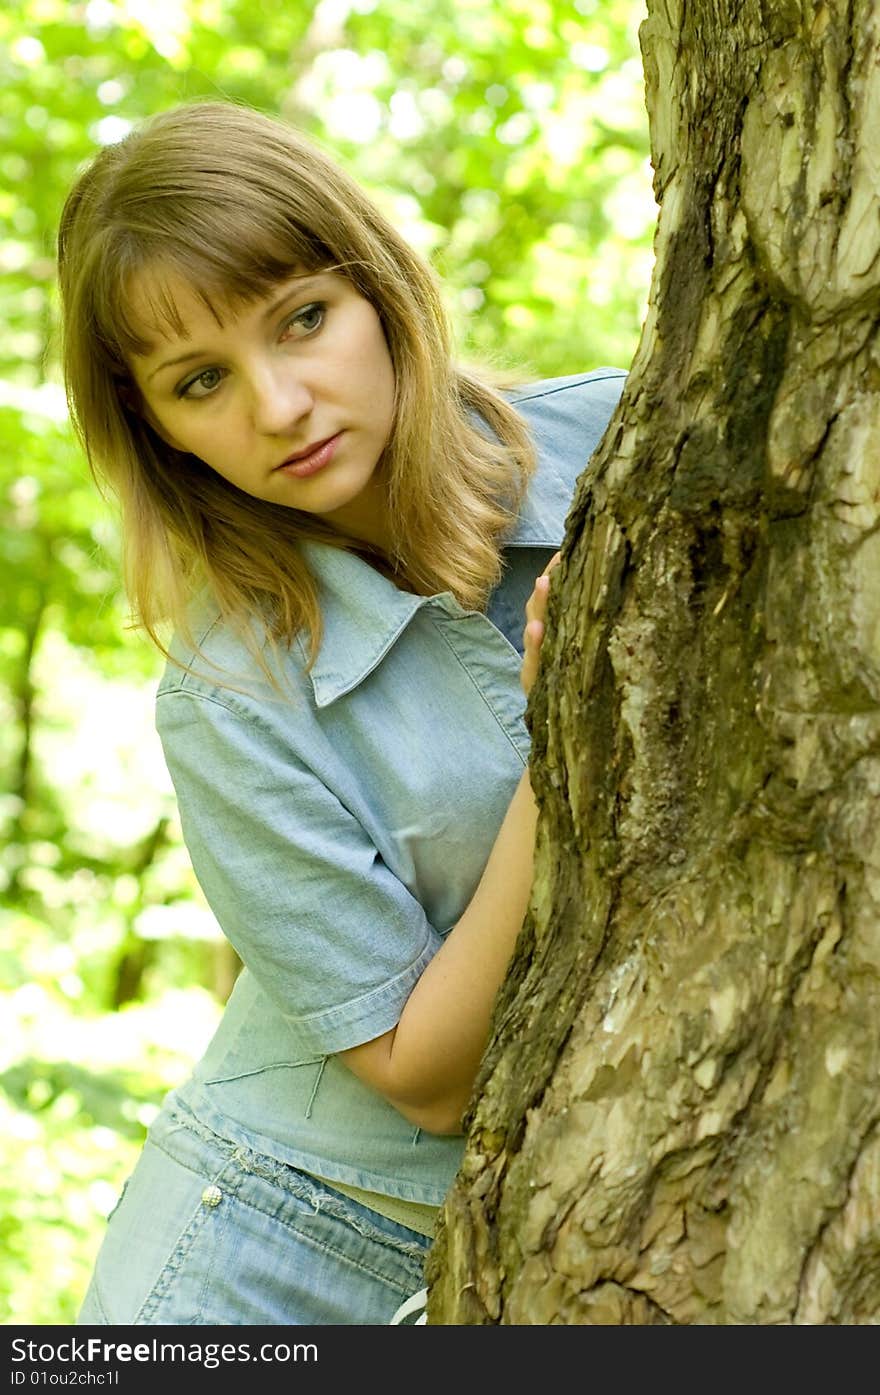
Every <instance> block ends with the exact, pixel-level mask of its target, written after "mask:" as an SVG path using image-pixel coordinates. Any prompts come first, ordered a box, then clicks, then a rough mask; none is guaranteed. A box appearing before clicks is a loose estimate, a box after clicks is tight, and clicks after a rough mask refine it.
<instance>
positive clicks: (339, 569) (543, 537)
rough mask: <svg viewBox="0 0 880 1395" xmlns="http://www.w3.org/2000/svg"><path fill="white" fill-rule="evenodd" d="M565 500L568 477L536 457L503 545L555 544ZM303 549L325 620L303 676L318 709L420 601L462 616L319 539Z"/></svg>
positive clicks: (449, 600) (447, 600) (446, 596)
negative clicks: (404, 588)
mask: <svg viewBox="0 0 880 1395" xmlns="http://www.w3.org/2000/svg"><path fill="white" fill-rule="evenodd" d="M570 503H571V482H570V481H567V480H565V479H564V478H563V477H562V476H561V474H560V473H559V471H558V470H557V469H556V468H555V467H554V464H553V462H552V460H549V459H547V458H546V457H545V458H543V459H539V462H538V466H537V468H536V469H535V471H534V473H533V475H532V477H531V479H530V481H529V487H528V490H527V493H526V497H525V499H524V501H523V504H522V507H521V509H520V513H519V517H518V519H517V522H516V525H515V527H514V529H513V531H512V533H511V535H510V537H509V538H508V540H507V542H506V544H505V546H507V547H553V548H557V547H559V545H560V543H561V541H562V536H563V532H564V529H565V517H566V513H567V511H568V507H569V505H570ZM302 548H303V553H304V555H305V558H306V561H307V563H308V565H309V568H310V570H311V572H312V575H313V576H314V577H315V579H316V581H317V583H318V603H319V605H320V608H321V616H322V621H323V635H322V640H321V647H320V649H319V651H318V657H317V658H316V660H315V662H314V664H313V666H312V668H311V670H310V673H309V676H310V678H311V681H312V687H313V689H314V694H315V702H316V703H317V705H318V707H327V706H328V705H329V704H330V703H331V702H334V701H335V700H336V699H337V698H339V697H342V696H343V694H345V693H348V692H350V691H351V690H352V689H353V688H356V687H357V686H358V684H359V683H362V682H363V680H364V679H365V678H366V677H367V676H368V674H370V673H372V671H373V669H374V668H376V666H377V665H378V664H379V663H381V661H382V659H383V658H384V657H385V655H386V654H387V653H388V651H389V649H391V647H392V646H393V645H394V644H395V643H396V641H397V639H398V638H399V637H400V635H401V634H402V633H403V631H404V630H405V629H406V627H407V625H408V624H409V623H410V621H411V620H412V618H413V616H414V615H415V614H416V612H417V611H419V610H421V608H422V607H423V606H425V605H433V606H439V607H440V608H441V609H443V610H444V611H446V613H447V614H449V615H453V616H462V615H465V614H466V613H467V612H466V611H464V610H463V609H462V607H461V606H460V605H459V604H458V602H457V601H456V600H455V598H454V596H453V595H452V594H451V593H450V592H448V591H444V592H441V593H440V594H439V595H436V596H415V595H412V594H411V593H410V592H408V591H400V590H398V588H397V587H396V586H395V585H394V583H393V582H392V581H390V580H389V579H388V578H387V577H385V576H383V575H382V573H381V572H378V571H376V569H375V568H374V567H371V566H370V565H369V563H368V562H365V561H363V559H362V558H360V557H357V556H355V555H354V553H351V552H346V551H345V550H344V549H343V548H338V547H330V546H328V545H327V544H326V543H317V542H307V543H303V544H302ZM302 647H303V648H304V646H302Z"/></svg>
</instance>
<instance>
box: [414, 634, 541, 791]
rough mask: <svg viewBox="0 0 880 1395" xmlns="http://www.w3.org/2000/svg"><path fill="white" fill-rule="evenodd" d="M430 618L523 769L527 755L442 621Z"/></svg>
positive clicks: (511, 646)
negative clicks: (453, 643) (521, 749)
mask: <svg viewBox="0 0 880 1395" xmlns="http://www.w3.org/2000/svg"><path fill="white" fill-rule="evenodd" d="M472 613H473V614H482V612H480V611H475V612H472ZM431 619H432V622H433V624H434V628H435V629H436V631H437V633H438V634H439V636H440V638H441V639H442V640H443V643H444V644H445V645H446V648H447V649H448V650H449V652H450V654H451V655H452V657H453V658H454V659H455V661H456V663H457V664H458V666H459V668H461V669H462V670H463V671H464V673H466V674H467V677H468V680H469V682H470V684H471V686H472V687H473V689H474V691H475V692H476V693H477V694H478V696H479V697H480V699H481V701H482V702H483V704H484V705H485V706H486V707H487V708H488V710H489V711H490V712H491V713H492V716H493V717H494V719H495V722H496V724H497V725H498V727H499V728H500V730H501V731H502V732H503V733H504V735H505V737H506V738H507V741H508V742H509V743H510V745H511V746H512V748H513V750H514V751H515V752H516V754H517V756H519V759H520V760H521V761H522V764H523V769H525V767H526V766H527V765H528V758H527V757H526V758H524V757H523V755H522V752H521V751H520V749H519V747H518V746H517V744H516V742H515V741H514V739H513V737H512V736H511V734H510V732H509V731H508V730H507V726H506V724H505V721H504V719H503V718H502V716H501V715H500V713H499V712H497V711H496V709H495V707H494V705H493V704H492V703H491V702H490V701H489V699H488V697H487V696H486V694H485V693H484V692H483V689H482V688H481V687H480V685H479V683H478V682H477V680H476V679H475V677H474V675H473V674H472V673H471V671H470V669H469V668H468V666H467V664H466V663H465V662H464V660H463V659H462V658H461V655H460V654H459V653H458V651H457V650H456V648H455V646H454V645H452V644H450V643H449V640H448V639H447V638H446V635H445V634H444V633H443V625H442V622H438V621H437V620H436V619H435V618H434V617H433V616H432V617H431ZM483 619H484V620H489V617H488V616H487V615H484V616H483ZM489 624H490V625H491V624H492V621H491V620H489ZM497 628H498V627H497V626H493V629H497ZM498 632H499V634H500V633H501V632H500V631H498ZM501 638H502V639H505V641H506V643H507V644H510V640H507V639H506V636H504V635H502V636H501ZM510 648H511V649H512V650H513V653H514V654H516V650H515V649H514V648H513V645H512V644H511V645H510Z"/></svg>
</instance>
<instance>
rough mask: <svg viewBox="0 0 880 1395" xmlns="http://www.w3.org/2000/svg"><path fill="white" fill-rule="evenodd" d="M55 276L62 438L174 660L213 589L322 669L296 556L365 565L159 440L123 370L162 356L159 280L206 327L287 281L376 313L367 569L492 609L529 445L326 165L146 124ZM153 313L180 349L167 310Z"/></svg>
mask: <svg viewBox="0 0 880 1395" xmlns="http://www.w3.org/2000/svg"><path fill="white" fill-rule="evenodd" d="M58 265H59V278H60V287H61V299H62V311H63V368H64V378H65V383H66V388H67V396H68V402H69V406H70V412H71V418H72V421H73V424H74V428H75V430H76V431H77V434H78V436H79V439H80V441H81V443H82V445H83V448H84V450H85V453H86V455H87V458H88V460H89V463H90V465H91V468H92V471H93V473H94V475H95V477H96V479H97V480H98V482H99V484H101V485H102V487H103V486H107V487H109V488H110V490H111V491H112V492H113V493H114V494H115V495H116V496H117V498H118V500H119V503H120V505H121V511H122V524H123V539H124V561H125V580H126V587H127V591H128V594H129V597H130V600H131V604H132V609H133V615H134V619H135V622H136V623H137V624H138V625H140V626H141V627H142V628H143V629H144V630H145V631H146V632H147V633H148V634H149V636H150V637H151V639H152V640H153V642H154V643H155V644H156V645H157V646H158V648H159V649H160V650H161V651H162V653H163V654H165V655H166V656H168V650H167V648H166V646H165V644H164V643H163V641H162V639H161V637H160V630H161V629H162V628H163V626H164V625H165V624H166V623H170V624H171V626H173V628H174V629H176V630H177V631H178V632H179V633H181V634H182V635H183V636H184V638H186V639H187V640H188V641H189V642H190V643H191V644H193V643H194V641H193V636H192V633H191V630H190V625H189V621H188V616H187V610H188V607H189V604H190V601H191V599H192V596H193V593H194V591H195V590H196V589H197V588H198V587H200V586H202V585H204V584H205V583H206V582H207V583H208V585H209V587H210V589H211V591H212V593H213V595H214V597H215V599H216V601H217V604H218V605H219V607H220V609H221V612H222V614H223V615H224V617H225V618H226V619H228V620H231V621H233V622H235V623H236V624H238V625H239V627H240V628H241V630H242V633H243V634H244V635H245V637H246V639H247V636H248V635H251V634H252V633H253V631H252V629H251V627H250V626H249V624H248V620H249V619H250V618H252V617H253V615H254V612H255V611H258V612H260V613H261V614H263V615H265V616H266V617H267V619H268V633H269V634H270V636H273V637H274V639H275V640H282V641H285V642H288V643H289V642H290V641H291V640H292V639H293V637H294V636H295V635H296V634H297V633H298V632H299V631H300V630H301V629H303V628H304V629H305V630H306V631H307V632H308V635H309V639H310V662H313V661H314V658H315V656H316V654H317V652H318V648H319V645H320V637H321V617H320V612H319V608H318V601H317V591H316V586H315V582H314V579H313V577H312V576H311V574H310V572H309V569H308V567H307V566H306V563H305V559H304V557H303V555H302V554H301V550H300V549H299V548H298V546H297V543H298V542H299V541H300V540H303V539H307V538H311V539H319V540H321V541H324V542H327V543H331V544H333V545H336V546H346V547H349V548H351V549H352V550H355V551H359V552H360V553H361V554H362V555H369V554H368V551H367V549H366V548H365V545H364V544H363V543H359V542H357V540H355V539H351V538H344V537H342V536H341V535H340V534H339V533H337V532H334V531H333V530H331V528H330V527H329V526H328V525H327V524H325V523H324V522H323V521H322V520H321V519H320V518H319V517H317V516H315V515H308V514H304V513H301V512H300V511H298V510H295V509H291V508H285V507H284V506H281V505H276V504H272V503H269V502H266V501H263V500H260V499H256V498H253V497H251V496H250V495H248V494H246V493H244V492H243V491H241V490H239V489H238V488H236V487H235V486H234V485H232V484H230V483H229V482H228V481H226V480H225V479H223V478H222V477H221V476H220V475H218V474H216V473H215V472H214V471H213V470H211V469H210V467H208V466H207V465H205V464H203V463H202V462H201V461H200V460H198V459H197V458H196V457H195V456H193V455H189V454H185V453H182V452H179V451H177V450H175V449H174V448H173V447H171V446H170V445H168V444H167V443H166V442H165V441H163V439H162V438H161V437H160V436H159V435H158V434H157V432H155V431H154V430H153V428H152V427H151V426H150V424H149V423H148V421H147V420H146V419H145V417H144V416H143V415H142V414H141V412H140V411H139V410H138V404H137V400H136V397H135V395H134V394H135V389H134V385H133V380H132V377H131V374H130V371H129V367H128V364H129V361H130V357H131V355H132V354H144V353H146V352H148V351H149V348H150V347H151V346H150V344H149V343H148V341H147V340H146V338H145V335H144V330H143V327H142V326H141V325H139V323H138V322H137V319H136V317H135V316H134V315H133V313H132V308H131V300H130V294H131V287H132V283H133V279H134V277H135V275H136V274H137V273H140V272H142V271H144V270H146V269H148V268H149V270H150V271H151V273H154V274H156V273H158V277H159V280H160V283H161V280H162V277H163V276H172V275H174V276H182V277H183V278H184V279H185V280H186V281H187V283H188V284H189V285H190V286H192V287H193V288H194V289H196V290H197V293H198V294H199V295H200V296H201V298H202V299H203V301H204V302H205V304H206V305H207V306H208V307H209V308H210V309H211V310H213V312H214V313H215V314H217V313H218V311H217V305H218V304H221V305H224V306H226V307H230V306H233V307H234V306H235V305H237V304H242V303H246V302H248V301H251V300H253V299H256V298H258V297H260V296H262V295H265V294H267V293H269V291H270V290H271V289H272V287H273V286H274V285H275V284H276V283H277V282H279V281H281V280H284V279H285V278H288V277H289V276H290V275H291V274H296V273H298V272H301V271H306V272H309V271H316V270H322V269H328V268H333V269H335V270H337V271H340V272H341V273H342V274H344V275H345V276H346V277H347V278H348V279H349V280H350V281H351V282H352V284H353V285H354V286H355V288H356V289H357V290H358V291H359V292H360V294H361V295H363V296H364V297H365V298H366V299H367V300H368V301H370V303H371V304H372V305H373V307H374V308H375V310H376V312H377V313H378V315H379V318H380V320H381V323H382V327H383V330H384V333H385V337H386V340H387V343H388V348H389V353H390V356H391V361H392V365H393V369H394V375H395V414H394V425H393V429H392V433H391V437H390V440H389V443H388V446H387V447H386V450H385V453H384V456H383V460H382V462H381V469H382V471H383V476H382V477H383V479H384V481H385V484H386V488H387V502H388V511H389V522H390V525H391V530H392V536H393V538H394V556H393V557H391V558H388V559H382V558H372V559H371V560H373V561H375V562H378V563H379V564H380V565H388V566H389V568H390V570H391V572H392V573H393V574H394V575H395V576H396V577H397V578H398V579H402V581H403V583H404V584H408V585H410V586H411V587H412V588H413V589H414V590H419V591H425V592H431V591H443V590H448V591H451V592H452V593H453V595H454V596H455V597H456V598H457V599H458V601H459V602H460V603H461V604H462V605H463V606H465V607H466V608H471V607H473V608H478V607H480V606H481V605H483V604H484V603H485V599H486V597H487V596H488V594H489V592H490V590H491V589H492V587H493V586H494V585H495V584H496V582H497V581H498V579H499V576H500V572H501V561H500V547H501V543H502V541H503V537H504V534H505V533H506V532H507V531H508V530H509V528H510V526H511V524H512V522H513V519H514V518H515V516H516V512H517V509H518V506H519V503H520V502H521V499H522V496H523V492H524V490H525V487H526V484H527V481H528V477H529V475H530V472H531V470H532V469H533V466H534V452H533V447H532V444H531V440H530V437H529V435H528V432H527V430H526V427H525V426H524V424H523V422H522V420H521V419H520V418H519V416H518V415H517V413H516V412H515V411H514V410H513V408H512V407H511V406H510V405H509V403H508V402H507V401H506V400H505V398H504V396H503V395H502V393H501V392H500V391H499V390H498V388H497V387H495V386H493V385H492V383H491V382H490V381H489V375H488V374H484V373H480V374H477V373H475V372H472V371H469V370H466V369H464V368H462V367H461V366H458V365H456V364H455V363H454V362H453V360H452V353H451V340H450V332H449V327H448V323H447V318H446V313H445V310H444V307H443V303H442V299H441V296H440V292H439V289H438V286H437V283H436V280H435V277H434V273H433V271H432V270H431V268H430V267H429V266H428V265H427V264H426V263H425V262H424V261H423V260H422V259H421V257H419V256H418V255H417V254H416V253H415V252H414V250H413V249H412V248H411V247H410V246H409V245H408V243H406V242H405V241H404V239H403V238H402V237H401V236H400V235H399V234H398V233H397V232H396V231H395V229H394V228H393V227H392V225H391V224H390V223H389V222H388V221H387V219H386V218H385V217H384V216H383V215H382V214H381V212H380V211H379V210H378V209H377V208H376V207H375V206H374V204H373V203H372V202H371V201H370V200H369V199H368V198H367V196H366V195H365V194H364V192H363V191H362V190H361V189H360V188H359V186H358V185H357V184H356V183H355V182H354V181H353V180H352V179H351V178H350V177H349V176H348V175H347V174H346V173H345V172H344V171H343V170H342V169H341V168H339V167H338V166H337V165H336V164H335V163H334V161H333V160H331V159H330V158H328V156H326V155H325V154H324V153H323V151H322V150H321V149H320V148H319V147H318V146H316V145H315V144H314V143H312V142H310V141H306V140H305V139H304V138H303V137H302V136H301V135H299V134H298V133H297V132H295V131H293V130H292V129H291V128H289V127H288V126H286V125H285V124H284V123H283V122H281V121H280V120H277V119H275V118H273V117H269V116H266V115H263V114H262V113H260V112H257V111H254V110H252V109H250V108H247V107H243V106H239V105H237V104H235V103H231V102H204V103H195V104H187V105H184V106H179V107H176V108H174V109H172V110H170V111H167V112H164V113H162V114H161V115H159V116H156V117H153V118H152V119H150V120H149V121H147V122H145V123H144V124H143V125H142V126H141V127H139V128H138V129H136V130H135V131H133V132H132V133H131V134H129V135H128V136H126V137H125V138H124V139H123V140H121V141H120V142H118V144H115V145H111V146H108V147H106V148H105V149H103V150H102V151H101V152H100V153H99V154H98V155H97V156H96V158H95V159H94V160H93V162H92V163H91V165H90V166H89V167H88V168H87V169H86V171H85V172H84V173H83V174H82V175H81V176H80V178H79V179H78V180H77V182H76V184H75V185H74V187H73V188H72V189H71V191H70V193H69V195H68V197H67V201H66V203H65V206H64V210H63V213H62V217H61V223H60V228H59V235H58ZM158 308H159V311H160V313H161V314H162V316H163V318H164V319H165V320H166V321H167V322H168V323H169V324H170V325H171V326H172V327H173V328H174V329H175V330H176V331H177V332H180V328H181V326H180V324H179V321H178V320H177V316H176V311H175V307H174V305H173V303H172V302H171V300H170V297H168V296H167V295H166V296H164V297H162V296H160V304H159V307H158ZM248 643H249V644H250V647H251V649H252V652H254V654H255V657H256V658H257V660H258V661H259V662H260V663H261V666H262V667H264V669H265V664H264V663H263V661H262V660H261V658H260V653H259V645H255V644H254V643H251V641H250V640H248Z"/></svg>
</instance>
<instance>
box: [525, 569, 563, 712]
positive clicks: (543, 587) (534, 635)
mask: <svg viewBox="0 0 880 1395" xmlns="http://www.w3.org/2000/svg"><path fill="white" fill-rule="evenodd" d="M559 559H560V554H559V553H558V552H556V553H554V555H553V556H552V557H551V558H550V561H549V562H548V563H547V565H546V567H545V568H544V570H543V571H542V573H541V575H540V576H539V577H536V579H535V585H534V587H533V589H532V594H531V595H530V596H529V599H528V601H527V602H526V623H525V628H524V629H523V662H522V668H521V670H520V682H521V684H522V687H523V691H524V692H525V694H526V696H528V694H529V692H530V691H531V687H532V684H533V683H534V681H535V678H536V676H537V673H538V662H539V658H540V652H541V644H542V642H543V639H544V629H545V626H544V617H545V615H546V613H547V597H548V596H549V594H550V573H551V572H552V570H553V568H554V567H555V566H556V565H557V563H558V562H559Z"/></svg>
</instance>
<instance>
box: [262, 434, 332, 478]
mask: <svg viewBox="0 0 880 1395" xmlns="http://www.w3.org/2000/svg"><path fill="white" fill-rule="evenodd" d="M341 435H342V432H341V431H338V432H337V433H336V435H335V436H330V437H329V439H328V440H326V441H322V442H321V443H320V445H317V446H315V447H314V448H313V449H312V450H310V451H309V452H308V453H307V454H306V455H299V456H297V457H296V458H295V459H293V460H287V461H285V462H284V464H283V465H279V466H278V469H279V470H280V471H281V472H282V474H285V475H296V477H297V479H303V478H304V477H305V476H307V475H315V474H317V472H318V471H319V470H323V468H324V466H325V465H329V464H330V461H331V460H332V458H333V455H334V453H335V451H336V447H337V445H338V444H339V438H340V436H341Z"/></svg>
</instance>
